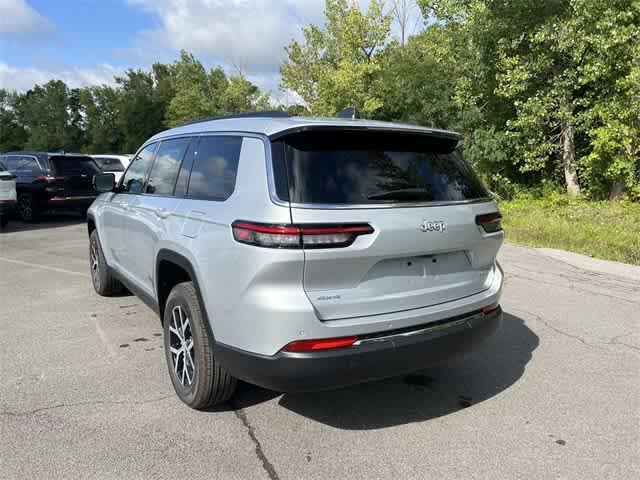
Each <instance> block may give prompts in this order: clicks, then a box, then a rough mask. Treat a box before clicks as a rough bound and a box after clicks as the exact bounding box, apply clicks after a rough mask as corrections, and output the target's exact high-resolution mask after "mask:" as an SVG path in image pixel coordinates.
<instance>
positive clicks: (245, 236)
mask: <svg viewBox="0 0 640 480" xmlns="http://www.w3.org/2000/svg"><path fill="white" fill-rule="evenodd" d="M231 228H232V231H233V238H235V239H236V241H238V242H241V243H246V244H249V245H255V246H258V247H270V248H302V247H304V248H340V247H348V246H349V245H351V244H352V243H353V242H354V240H355V239H356V238H357V237H358V236H359V235H366V234H369V233H373V228H372V227H371V225H368V224H358V225H352V224H351V225H267V224H263V223H253V222H245V221H241V220H238V221H235V222H233V224H232V225H231Z"/></svg>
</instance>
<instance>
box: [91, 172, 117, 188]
mask: <svg viewBox="0 0 640 480" xmlns="http://www.w3.org/2000/svg"><path fill="white" fill-rule="evenodd" d="M115 186H116V176H115V175H114V174H113V173H99V174H97V175H95V176H94V177H93V188H95V189H96V191H97V192H98V193H105V192H113V190H114V189H115Z"/></svg>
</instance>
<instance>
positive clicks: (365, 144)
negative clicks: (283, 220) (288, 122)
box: [272, 130, 489, 205]
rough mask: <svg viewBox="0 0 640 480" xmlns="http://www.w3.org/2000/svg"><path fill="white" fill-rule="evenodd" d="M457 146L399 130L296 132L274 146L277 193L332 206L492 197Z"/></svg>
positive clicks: (292, 200)
mask: <svg viewBox="0 0 640 480" xmlns="http://www.w3.org/2000/svg"><path fill="white" fill-rule="evenodd" d="M456 144H457V140H455V139H450V138H443V137H435V136H428V135H423V134H414V133H398V132H370V131H366V132H365V131H354V130H351V131H349V130H345V131H330V132H324V131H315V132H314V131H311V132H304V133H299V134H293V135H290V136H288V137H285V138H284V139H281V140H278V141H277V142H274V143H273V144H272V158H273V162H274V166H273V169H274V177H275V184H276V192H277V194H278V197H279V198H281V199H283V200H290V201H291V202H293V203H302V204H329V205H336V204H337V205H340V204H344V205H355V204H358V205H360V204H385V203H392V204H396V203H411V202H457V201H468V200H476V199H482V198H486V197H488V196H489V194H488V192H487V190H486V189H485V187H484V186H483V185H482V182H480V180H479V179H478V177H477V176H476V175H475V173H474V172H473V170H472V169H471V167H470V166H469V165H468V164H467V163H466V162H465V161H464V160H463V159H462V157H461V156H460V153H459V152H458V151H457V150H456ZM283 178H286V182H285V181H284V180H283Z"/></svg>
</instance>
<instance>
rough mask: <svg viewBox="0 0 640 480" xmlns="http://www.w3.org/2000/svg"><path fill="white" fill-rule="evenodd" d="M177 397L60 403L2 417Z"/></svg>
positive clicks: (137, 403)
mask: <svg viewBox="0 0 640 480" xmlns="http://www.w3.org/2000/svg"><path fill="white" fill-rule="evenodd" d="M173 397H175V395H173V394H172V395H165V396H163V397H158V398H151V399H149V400H138V401H130V400H91V401H88V402H77V403H58V404H56V405H51V406H49V407H39V408H34V409H33V410H27V411H25V412H8V411H7V412H0V416H8V417H28V416H30V415H35V414H36V413H40V412H46V411H49V410H56V409H58V408H73V407H84V406H87V405H144V404H147V403H154V402H160V401H162V400H165V399H167V398H173Z"/></svg>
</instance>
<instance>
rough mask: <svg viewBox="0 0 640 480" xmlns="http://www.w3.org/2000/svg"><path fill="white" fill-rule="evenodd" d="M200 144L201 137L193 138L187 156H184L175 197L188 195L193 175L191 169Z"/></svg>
mask: <svg viewBox="0 0 640 480" xmlns="http://www.w3.org/2000/svg"><path fill="white" fill-rule="evenodd" d="M199 142H200V138H199V137H193V139H192V140H191V143H190V144H189V148H188V149H187V154H186V155H185V156H184V160H183V161H182V166H181V167H180V173H179V174H178V181H177V182H176V189H175V192H174V195H175V196H176V197H181V198H182V197H184V196H186V195H187V187H188V184H189V175H191V167H193V159H194V158H195V156H196V152H197V151H198V143H199Z"/></svg>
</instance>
